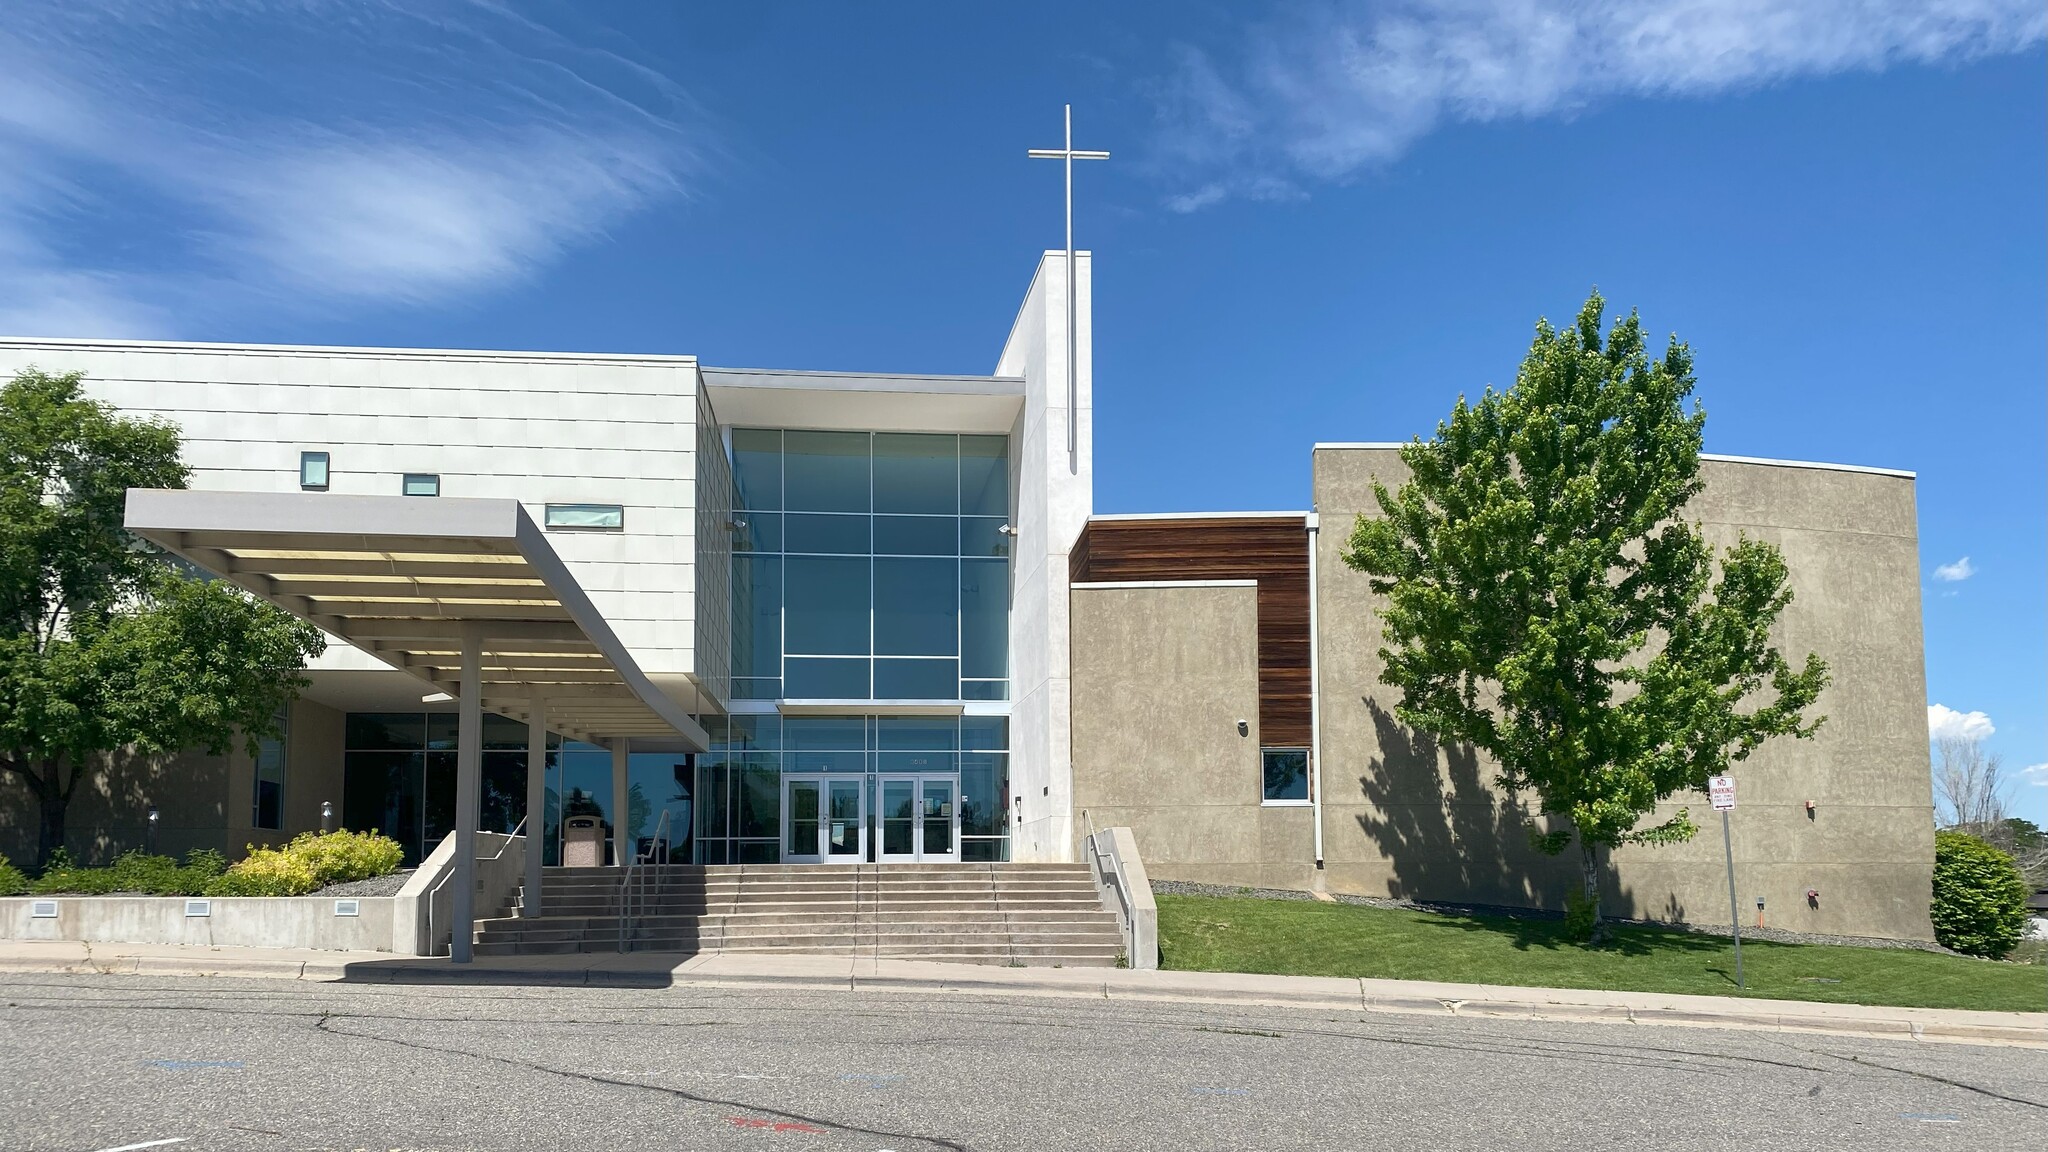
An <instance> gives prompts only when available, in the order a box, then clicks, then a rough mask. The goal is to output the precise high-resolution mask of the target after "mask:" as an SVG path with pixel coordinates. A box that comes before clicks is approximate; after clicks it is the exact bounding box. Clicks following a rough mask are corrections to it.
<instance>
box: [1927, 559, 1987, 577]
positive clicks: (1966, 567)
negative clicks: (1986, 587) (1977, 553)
mask: <svg viewBox="0 0 2048 1152" xmlns="http://www.w3.org/2000/svg"><path fill="white" fill-rule="evenodd" d="M1976 574H1977V566H1976V565H1975V564H1972V563H1970V558H1969V557H1968V556H1965V557H1963V558H1962V559H1960V560H1958V561H1956V562H1955V563H1953V564H1943V565H1941V566H1940V567H1937V568H1936V569H1935V570H1934V578H1935V579H1936V580H1942V581H1946V582H1948V583H1951V584H1954V583H1958V582H1960V581H1964V580H1968V579H1969V578H1970V577H1972V576H1975V575H1976Z"/></svg>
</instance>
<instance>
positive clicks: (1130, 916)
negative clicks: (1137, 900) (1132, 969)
mask: <svg viewBox="0 0 2048 1152" xmlns="http://www.w3.org/2000/svg"><path fill="white" fill-rule="evenodd" d="M1081 820H1082V822H1083V823H1084V824H1086V826H1087V828H1088V839H1087V840H1086V841H1084V842H1083V843H1085V844H1086V846H1087V849H1088V853H1089V855H1090V856H1092V857H1094V859H1093V860H1091V861H1089V866H1090V869H1091V870H1092V871H1093V872H1094V873H1095V875H1096V876H1097V877H1099V878H1102V879H1106V880H1107V881H1108V882H1109V886H1110V887H1112V888H1114V889H1116V902H1117V906H1118V912H1117V914H1116V926H1117V927H1118V928H1120V929H1122V930H1123V934H1124V955H1125V956H1126V957H1136V956H1137V932H1138V916H1137V909H1136V908H1135V907H1134V906H1133V902H1132V900H1131V886H1130V883H1129V882H1128V881H1126V880H1125V879H1124V869H1123V862H1122V861H1120V860H1118V859H1117V857H1116V853H1114V852H1111V851H1109V850H1107V849H1106V848H1104V847H1103V845H1102V840H1101V837H1100V836H1098V835H1097V834H1096V831H1095V817H1094V816H1092V815H1090V814H1089V812H1088V810H1087V809H1086V808H1083V809H1081ZM1128 962H1129V963H1131V964H1133V965H1135V964H1136V963H1137V961H1136V960H1135V959H1131V960H1129V961H1128Z"/></svg>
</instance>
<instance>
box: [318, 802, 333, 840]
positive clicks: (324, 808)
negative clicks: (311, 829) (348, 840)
mask: <svg viewBox="0 0 2048 1152" xmlns="http://www.w3.org/2000/svg"><path fill="white" fill-rule="evenodd" d="M320 831H321V832H323V833H325V832H332V831H334V801H332V800H322V801H321V802H320Z"/></svg>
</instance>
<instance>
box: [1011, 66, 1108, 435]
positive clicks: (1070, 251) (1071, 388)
mask: <svg viewBox="0 0 2048 1152" xmlns="http://www.w3.org/2000/svg"><path fill="white" fill-rule="evenodd" d="M1028 154H1029V155H1030V157H1031V158H1032V159H1033V160H1064V161H1066V163H1067V463H1068V466H1069V467H1071V468H1079V467H1080V459H1079V453H1080V448H1079V444H1080V441H1079V439H1078V436H1079V433H1078V431H1077V429H1078V427H1079V425H1080V422H1081V418H1080V413H1079V412H1078V411H1076V409H1078V408H1079V407H1080V394H1081V391H1080V384H1079V383H1078V381H1077V380H1076V378H1075V375H1074V325H1075V314H1076V313H1075V299H1076V297H1078V296H1079V295H1080V289H1079V288H1078V287H1077V286H1076V285H1075V283H1074V161H1076V160H1107V159H1109V153H1107V152H1076V151H1074V106H1073V105H1072V104H1069V105H1067V146H1066V147H1064V148H1033V149H1031V150H1030V152H1029V153H1028Z"/></svg>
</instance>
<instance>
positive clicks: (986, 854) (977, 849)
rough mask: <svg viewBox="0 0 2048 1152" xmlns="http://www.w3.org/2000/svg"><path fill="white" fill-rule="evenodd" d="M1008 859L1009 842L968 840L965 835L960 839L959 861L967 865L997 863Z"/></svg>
mask: <svg viewBox="0 0 2048 1152" xmlns="http://www.w3.org/2000/svg"><path fill="white" fill-rule="evenodd" d="M1009 858H1010V841H1009V840H1008V839H1007V838H1006V839H1001V840H969V839H968V838H967V837H966V835H965V834H962V835H961V837H960V859H961V860H963V861H966V862H968V863H975V864H982V863H999V862H1001V861H1004V860H1008V859H1009Z"/></svg>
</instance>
